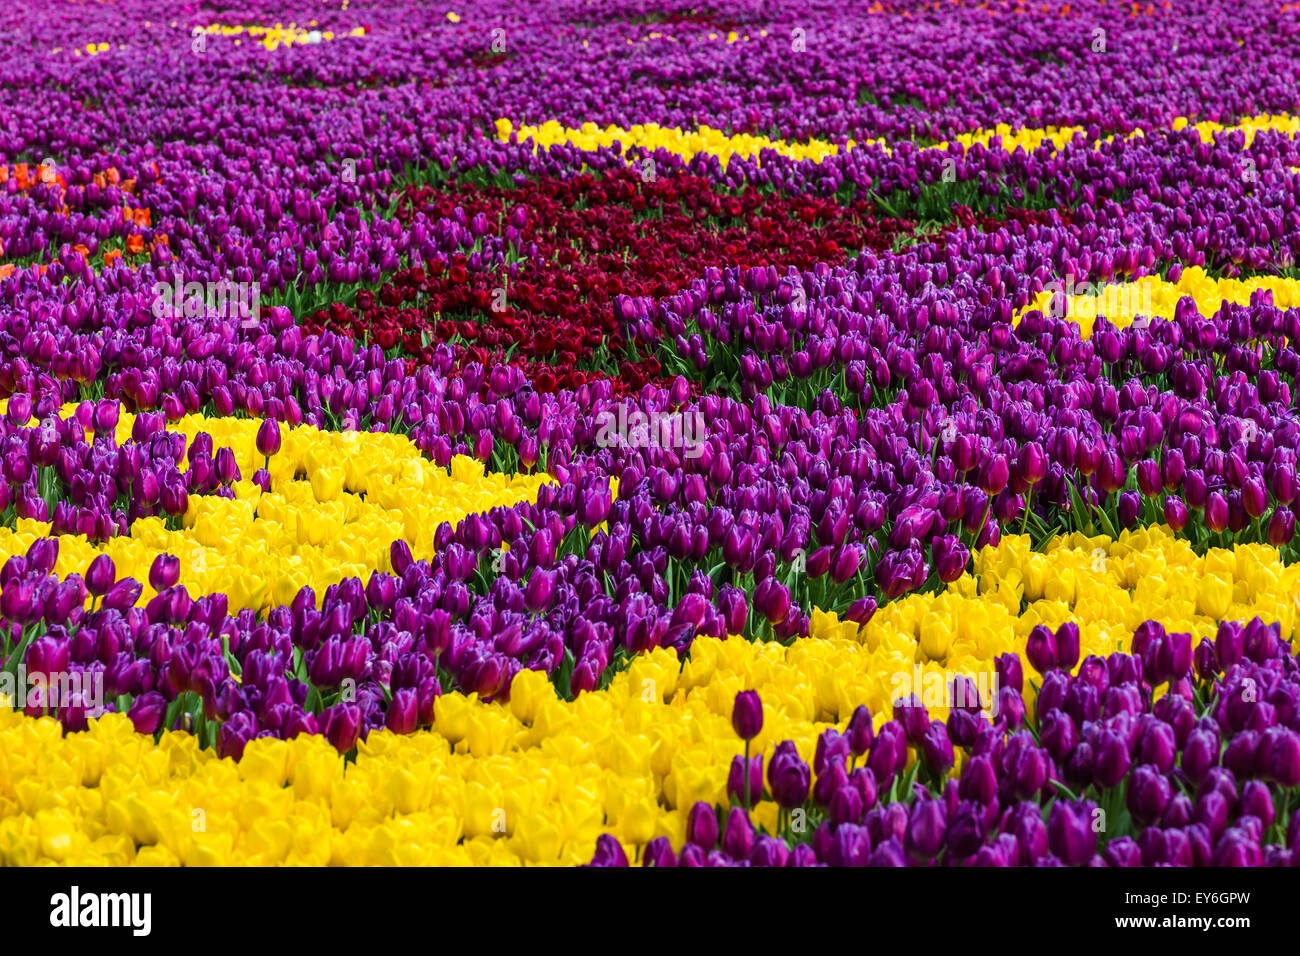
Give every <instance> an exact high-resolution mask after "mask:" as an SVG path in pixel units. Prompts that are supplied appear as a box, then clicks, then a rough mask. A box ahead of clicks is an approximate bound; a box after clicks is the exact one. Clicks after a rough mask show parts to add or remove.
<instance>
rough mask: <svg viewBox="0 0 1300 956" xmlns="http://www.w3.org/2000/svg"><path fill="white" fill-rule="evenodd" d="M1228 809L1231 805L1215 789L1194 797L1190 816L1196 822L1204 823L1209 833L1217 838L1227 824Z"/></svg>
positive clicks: (1229, 809)
mask: <svg viewBox="0 0 1300 956" xmlns="http://www.w3.org/2000/svg"><path fill="white" fill-rule="evenodd" d="M1230 811H1231V807H1230V806H1229V804H1228V801H1227V800H1226V799H1224V797H1223V794H1221V793H1219V792H1218V791H1217V790H1210V791H1207V792H1206V793H1202V794H1200V795H1199V796H1198V797H1197V798H1196V804H1195V808H1194V809H1193V811H1192V818H1193V819H1194V820H1195V821H1196V822H1197V823H1203V824H1205V826H1206V827H1208V828H1209V831H1210V835H1211V836H1212V837H1213V838H1214V839H1216V840H1217V839H1218V837H1219V834H1221V833H1222V832H1223V830H1224V828H1225V827H1226V826H1227V825H1228V814H1229V812H1230Z"/></svg>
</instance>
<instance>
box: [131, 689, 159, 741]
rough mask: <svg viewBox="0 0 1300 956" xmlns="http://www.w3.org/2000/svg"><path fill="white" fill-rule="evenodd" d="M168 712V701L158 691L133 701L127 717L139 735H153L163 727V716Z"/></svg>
mask: <svg viewBox="0 0 1300 956" xmlns="http://www.w3.org/2000/svg"><path fill="white" fill-rule="evenodd" d="M166 711H167V700H166V698H164V697H163V695H162V694H159V693H158V692H156V691H149V692H148V693H146V694H140V695H139V696H138V697H136V698H135V700H133V701H131V708H130V710H128V711H127V717H129V718H130V719H131V723H132V725H134V727H135V731H136V733H138V734H152V733H155V732H157V730H158V729H159V728H160V727H161V726H162V722H163V715H164V714H165V713H166Z"/></svg>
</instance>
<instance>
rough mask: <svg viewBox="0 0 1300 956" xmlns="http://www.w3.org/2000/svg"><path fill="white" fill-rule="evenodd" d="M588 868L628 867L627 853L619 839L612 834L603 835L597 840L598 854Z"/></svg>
mask: <svg viewBox="0 0 1300 956" xmlns="http://www.w3.org/2000/svg"><path fill="white" fill-rule="evenodd" d="M587 865H588V866H599V867H619V866H627V865H628V864H627V853H625V852H624V851H623V845H622V844H621V843H619V842H618V838H617V837H615V836H614V835H613V834H610V833H602V834H601V835H600V836H599V837H597V838H596V853H595V855H594V856H593V857H592V858H591V862H590V863H589V864H587Z"/></svg>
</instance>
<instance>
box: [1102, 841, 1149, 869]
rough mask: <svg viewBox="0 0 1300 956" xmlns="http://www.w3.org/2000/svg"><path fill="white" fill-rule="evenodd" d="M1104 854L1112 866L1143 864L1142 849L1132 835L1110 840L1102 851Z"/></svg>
mask: <svg viewBox="0 0 1300 956" xmlns="http://www.w3.org/2000/svg"><path fill="white" fill-rule="evenodd" d="M1102 855H1103V856H1104V857H1105V860H1106V862H1107V863H1109V864H1110V865H1111V866H1126V867H1127V866H1141V865H1142V849H1141V848H1140V847H1139V846H1138V845H1137V843H1136V842H1134V840H1133V838H1132V837H1127V836H1123V837H1117V838H1116V839H1114V840H1111V841H1109V842H1108V843H1107V844H1106V848H1105V850H1103V851H1102Z"/></svg>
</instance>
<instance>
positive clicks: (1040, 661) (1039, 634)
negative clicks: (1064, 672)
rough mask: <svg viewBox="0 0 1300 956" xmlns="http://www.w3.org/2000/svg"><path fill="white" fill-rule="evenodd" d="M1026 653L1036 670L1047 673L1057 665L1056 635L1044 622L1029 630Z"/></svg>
mask: <svg viewBox="0 0 1300 956" xmlns="http://www.w3.org/2000/svg"><path fill="white" fill-rule="evenodd" d="M1025 655H1026V656H1027V657H1028V658H1029V663H1030V664H1031V665H1032V666H1033V668H1034V670H1036V671H1038V673H1040V674H1046V673H1047V672H1048V671H1050V670H1052V668H1054V667H1056V635H1054V634H1053V633H1052V632H1051V631H1050V630H1049V629H1048V628H1046V627H1044V626H1043V625H1042V624H1039V625H1036V626H1035V627H1034V629H1033V630H1032V631H1030V632H1029V638H1028V641H1027V643H1026V645H1025Z"/></svg>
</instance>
